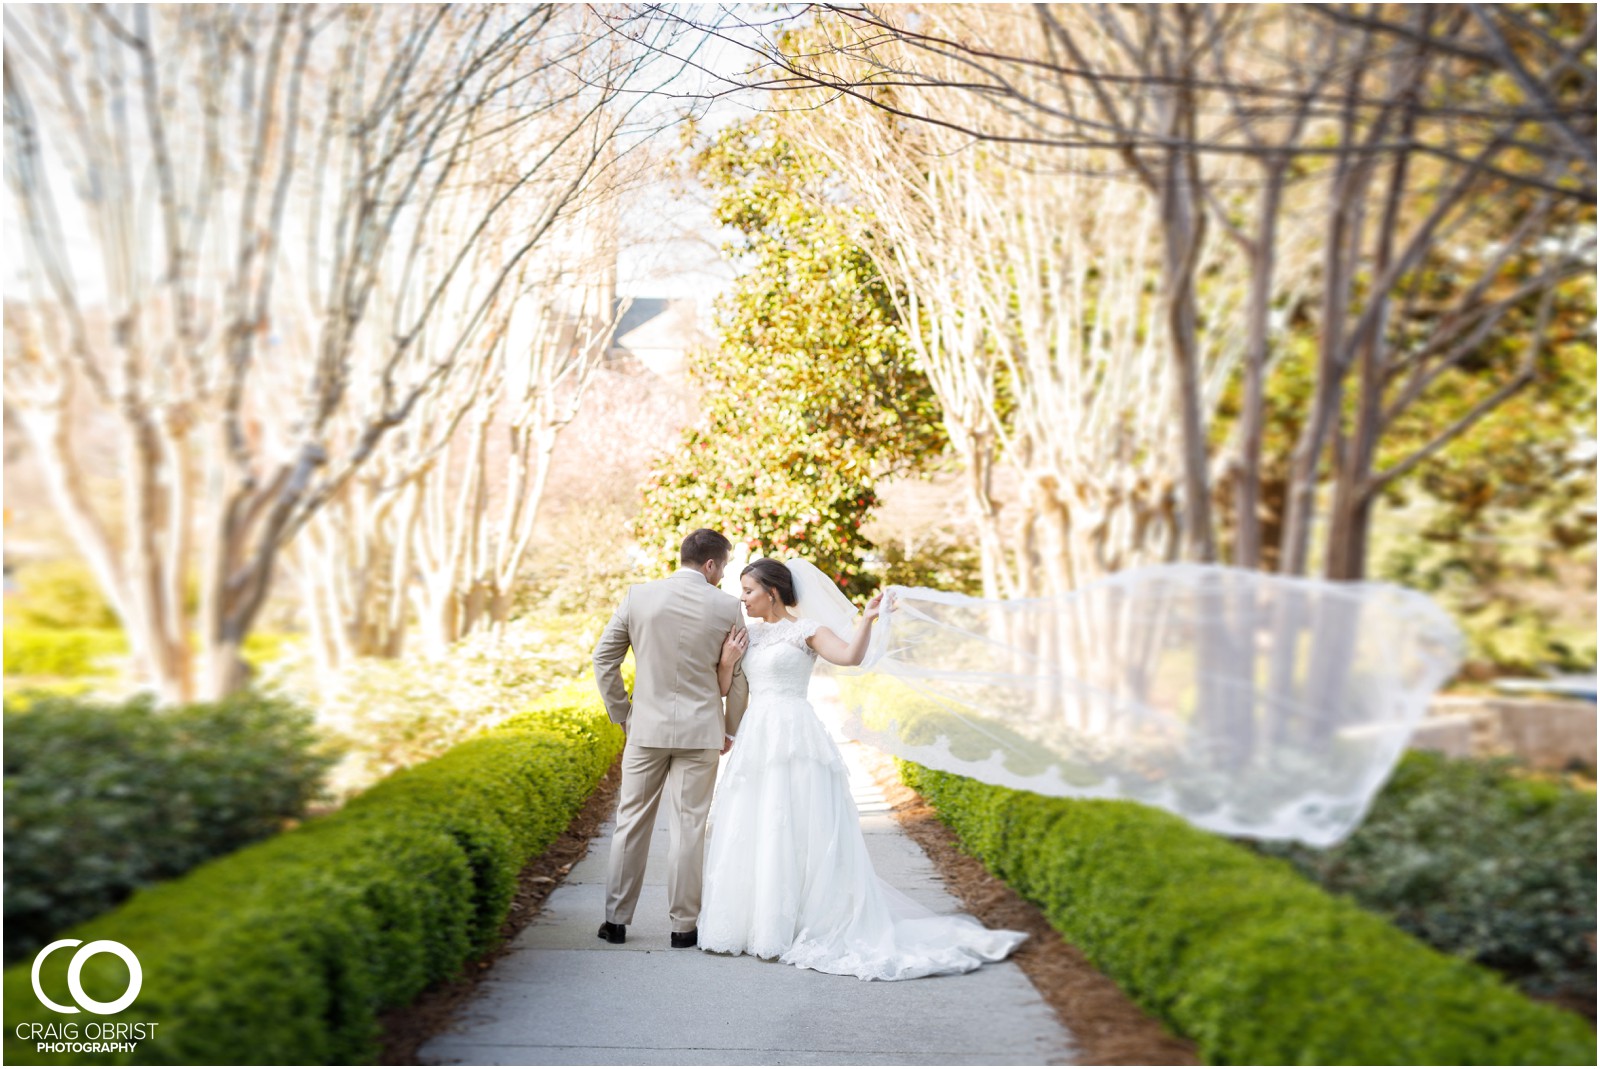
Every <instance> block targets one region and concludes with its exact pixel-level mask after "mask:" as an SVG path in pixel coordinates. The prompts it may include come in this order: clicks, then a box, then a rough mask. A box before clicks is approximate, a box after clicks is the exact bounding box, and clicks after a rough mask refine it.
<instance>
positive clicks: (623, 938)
mask: <svg viewBox="0 0 1600 1069" xmlns="http://www.w3.org/2000/svg"><path fill="white" fill-rule="evenodd" d="M596 934H598V935H599V936H600V938H601V939H604V940H605V941H606V942H608V943H626V942H627V941H628V926H627V925H626V924H612V923H611V922H610V921H601V922H600V931H599V932H598V933H596Z"/></svg>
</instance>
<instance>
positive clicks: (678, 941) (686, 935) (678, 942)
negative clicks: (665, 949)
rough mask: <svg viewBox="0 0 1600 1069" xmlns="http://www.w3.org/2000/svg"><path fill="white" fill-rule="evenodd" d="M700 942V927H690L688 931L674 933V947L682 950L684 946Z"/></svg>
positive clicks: (695, 944)
mask: <svg viewBox="0 0 1600 1069" xmlns="http://www.w3.org/2000/svg"><path fill="white" fill-rule="evenodd" d="M699 942H700V929H698V928H690V929H689V930H688V931H687V932H673V933H672V948H673V949H674V950H682V949H683V948H684V947H692V946H697V945H698V944H699Z"/></svg>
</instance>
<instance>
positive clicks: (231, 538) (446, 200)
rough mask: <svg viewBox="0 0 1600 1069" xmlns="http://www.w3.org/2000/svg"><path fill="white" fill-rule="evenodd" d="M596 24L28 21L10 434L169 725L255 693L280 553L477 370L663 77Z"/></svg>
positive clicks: (481, 12)
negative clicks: (612, 145) (437, 400)
mask: <svg viewBox="0 0 1600 1069" xmlns="http://www.w3.org/2000/svg"><path fill="white" fill-rule="evenodd" d="M581 17H586V16H585V14H584V12H582V11H581V10H575V9H564V8H561V7H560V6H558V5H548V4H545V5H527V6H518V7H514V8H513V7H502V6H498V5H462V6H455V7H449V6H419V5H395V6H384V5H349V6H344V5H298V4H296V5H281V6H279V5H266V6H242V7H241V6H235V7H227V6H223V7H217V6H191V5H170V6H142V5H139V6H134V5H129V6H126V7H124V6H120V5H85V6H77V5H60V6H56V5H51V6H41V7H29V8H9V9H7V11H6V15H5V18H6V42H5V136H6V157H5V178H6V184H7V189H8V192H9V194H10V197H11V207H12V211H11V213H10V215H9V216H8V225H7V236H8V240H10V241H11V244H12V248H13V250H14V252H15V254H16V256H15V260H16V262H17V264H18V265H19V269H20V270H19V274H20V275H21V282H20V284H19V285H18V286H16V287H13V288H8V293H7V302H6V303H7V307H6V329H5V404H6V415H7V417H8V418H10V419H14V420H16V421H17V423H18V424H19V425H20V426H21V427H22V429H23V430H24V431H25V433H26V438H27V440H28V442H29V445H30V446H31V450H32V454H33V457H34V459H35V461H36V462H37V463H38V464H39V465H40V467H41V469H42V471H43V472H44V475H45V478H46V483H47V486H48V488H49V491H50V499H51V502H52V504H53V506H54V507H55V509H56V510H57V511H58V512H59V513H60V515H61V517H62V519H63V520H64V522H65V526H66V528H67V531H68V532H69V534H70V536H71V540H72V543H73V545H74V548H75V549H76V550H77V551H78V552H79V553H80V554H81V555H82V556H83V558H84V559H85V560H86V561H87V563H88V565H89V567H90V568H91V569H92V571H93V572H94V574H95V576H96V578H97V580H98V582H99V583H100V585H101V586H102V588H103V589H104V591H105V592H106V595H107V597H108V599H109V600H110V602H111V604H112V606H113V608H114V610H115V611H116V614H117V616H118V618H119V620H120V621H121V623H122V625H123V628H124V630H125V631H126V632H127V634H128V636H129V641H130V645H131V648H132V652H133V655H134V661H135V664H136V667H137V669H138V670H139V671H140V672H141V674H142V675H143V676H144V677H145V678H146V679H147V681H148V682H149V683H150V684H151V685H152V686H153V687H154V688H155V689H156V690H157V691H158V692H159V694H160V695H161V697H162V698H163V699H164V700H169V701H179V700H186V699H191V698H208V697H216V696H219V695H222V694H225V693H227V692H229V691H231V690H233V689H235V688H236V687H238V686H239V685H240V684H241V683H242V682H243V680H244V676H245V669H244V666H243V663H242V662H241V660H240V658H239V649H240V645H241V643H242V642H243V640H244V638H245V636H246V635H247V634H248V633H249V631H250V629H251V627H252V625H253V624H254V622H255V620H256V618H257V616H258V614H259V612H260V610H261V607H262V605H263V603H264V602H265V600H266V598H267V595H268V593H269V591H270V590H271V588H272V582H273V576H274V573H275V570H276V568H277V565H278V563H279V559H280V555H281V552H282V550H283V548H284V547H285V546H286V545H287V544H288V543H289V542H290V540H291V539H292V538H293V537H294V536H295V535H296V534H297V533H298V532H299V531H301V530H302V529H303V528H304V527H305V526H306V525H307V524H308V523H309V522H310V521H311V520H312V519H313V518H314V517H315V516H316V515H317V514H318V513H319V511H320V510H321V509H322V508H324V507H325V506H326V505H327V504H328V503H329V502H330V501H333V500H334V499H336V498H337V497H338V496H339V495H340V494H341V493H342V492H343V491H344V490H345V489H346V488H347V487H348V486H349V485H350V483H351V481H352V479H354V478H356V477H357V476H358V475H359V474H360V473H361V472H362V471H363V469H364V467H365V465H366V464H367V463H368V461H370V460H371V459H372V458H373V456H374V455H375V454H377V453H378V452H379V451H380V449H381V448H382V446H383V444H384V442H385V440H386V439H387V438H388V436H389V435H390V434H391V433H392V432H393V431H395V430H396V429H397V428H401V427H404V426H407V425H408V423H410V422H411V421H413V420H414V419H415V418H416V417H417V415H418V413H419V411H421V410H422V408H423V407H424V405H425V402H429V403H431V402H430V399H431V398H433V397H434V396H435V395H436V394H437V393H438V392H439V391H441V390H444V389H447V388H449V387H450V384H453V383H458V382H459V381H460V380H461V379H462V378H466V379H468V380H470V379H473V378H475V377H481V376H482V375H483V374H484V370H483V366H482V361H483V359H484V356H485V354H487V353H490V352H492V351H493V349H494V344H493V340H492V336H493V335H494V334H495V332H496V331H497V330H499V329H500V324H501V323H502V322H503V318H502V315H501V310H502V309H503V307H504V304H505V301H507V300H508V299H509V296H508V294H507V289H508V287H513V288H514V287H515V286H516V285H517V284H518V281H517V280H518V278H519V277H520V276H519V266H520V265H521V264H522V263H523V262H524V261H525V260H526V259H527V258H528V257H530V256H531V255H533V254H534V250H535V249H537V248H538V247H540V245H541V243H544V242H546V241H547V240H548V237H549V234H550V232H551V229H552V227H554V225H555V223H556V221H557V220H558V219H559V218H560V217H561V215H562V213H563V211H564V207H565V205H566V204H567V203H568V202H569V201H570V200H572V198H574V197H576V196H577V195H578V194H579V192H580V191H581V190H582V189H583V188H584V187H585V184H586V182H587V180H588V178H589V177H591V176H592V175H593V174H594V173H595V172H596V171H597V170H598V169H599V168H600V166H601V164H602V163H603V161H604V160H605V159H606V153H605V145H606V143H607V142H608V141H609V140H610V138H611V137H612V136H613V135H614V133H615V131H616V129H617V128H618V125H619V112H621V111H625V110H626V106H627V105H626V104H625V103H622V102H621V101H620V98H619V95H618V94H619V91H620V90H621V89H622V87H623V86H624V85H625V84H626V83H627V82H628V80H629V79H630V78H632V77H634V76H635V74H636V73H637V71H638V69H639V67H640V66H641V65H642V64H643V63H644V62H645V61H646V58H647V56H646V53H645V52H644V51H642V50H640V49H638V48H635V47H632V46H628V47H618V43H617V42H616V40H615V38H613V37H608V36H607V35H606V34H604V33H597V32H582V30H581V28H580V27H578V26H577V25H576V24H575V21H574V20H576V19H579V18H581ZM591 29H593V27H591ZM486 161H498V162H497V164H496V165H495V166H489V165H488V164H487V162H486ZM491 258H492V259H491ZM85 423H88V424H92V425H94V426H95V427H97V428H104V427H114V428H115V431H116V434H117V435H118V436H119V441H120V445H121V448H120V449H118V450H117V452H116V464H115V470H113V471H95V472H90V471H86V470H85V468H84V464H83V461H82V459H81V453H80V441H79V437H80V436H79V434H78V428H79V427H80V426H81V425H83V424H85ZM112 487H114V492H108V490H110V489H111V488H112ZM191 578H192V579H194V580H196V585H197V587H198V589H199V598H198V609H197V610H195V611H191V610H190V609H188V608H187V607H186V604H185V597H184V589H185V583H186V580H188V579H191ZM191 639H194V640H195V641H196V642H197V648H196V647H192V646H191Z"/></svg>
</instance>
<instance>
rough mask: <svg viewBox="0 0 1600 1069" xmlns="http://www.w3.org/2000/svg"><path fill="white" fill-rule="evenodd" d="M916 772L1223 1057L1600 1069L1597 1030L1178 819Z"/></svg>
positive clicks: (944, 815)
mask: <svg viewBox="0 0 1600 1069" xmlns="http://www.w3.org/2000/svg"><path fill="white" fill-rule="evenodd" d="M901 775H902V777H903V778H904V779H905V781H906V783H907V784H908V785H909V786H911V787H912V788H914V789H915V790H917V791H919V792H920V793H921V794H922V795H923V796H924V797H926V798H927V799H928V801H929V802H930V803H931V804H933V805H934V806H935V807H936V808H937V809H938V811H939V815H940V817H941V819H943V820H944V821H945V822H946V823H947V824H949V825H950V826H951V827H952V828H954V829H955V831H956V832H957V833H958V834H959V835H960V836H961V840H962V843H963V844H964V846H965V847H966V848H967V849H968V850H969V851H970V852H972V853H973V854H974V855H975V856H977V857H978V858H980V859H981V860H982V861H983V862H984V863H985V864H986V865H987V866H988V867H989V869H990V871H992V872H993V873H995V875H997V876H998V877H1000V878H1001V879H1003V880H1005V881H1006V882H1007V883H1008V884H1010V885H1011V886H1012V887H1013V888H1015V889H1016V890H1017V891H1018V892H1019V893H1020V894H1022V895H1023V896H1024V897H1026V898H1028V899H1029V900H1031V901H1033V902H1035V903H1037V904H1038V905H1039V906H1040V907H1041V908H1042V909H1043V910H1044V911H1045V913H1046V915H1047V916H1048V917H1049V918H1050V922H1051V924H1053V925H1054V926H1055V927H1056V929H1057V930H1058V931H1060V932H1061V933H1062V935H1064V936H1065V937H1066V938H1067V939H1068V940H1070V941H1071V942H1072V943H1073V944H1075V945H1076V946H1078V947H1080V948H1081V949H1082V950H1083V951H1084V953H1085V954H1087V955H1088V957H1089V959H1090V960H1091V961H1093V962H1094V964H1095V966H1096V967H1097V968H1099V969H1101V970H1103V971H1104V972H1105V973H1106V974H1107V975H1109V976H1110V977H1111V978H1112V979H1114V980H1115V981H1116V982H1117V983H1118V985H1119V986H1121V987H1122V989H1123V990H1124V991H1126V992H1127V993H1128V994H1129V995H1130V996H1131V997H1132V998H1133V999H1134V1000H1135V1001H1136V1002H1138V1003H1139V1004H1140V1005H1142V1006H1143V1007H1144V1008H1145V1009H1147V1010H1149V1011H1150V1012H1151V1013H1153V1014H1155V1015H1156V1016H1158V1017H1160V1018H1162V1019H1163V1020H1165V1021H1166V1022H1168V1023H1169V1024H1170V1025H1171V1026H1172V1028H1173V1029H1174V1030H1175V1031H1177V1032H1178V1033H1180V1034H1182V1035H1185V1036H1188V1037H1189V1038H1191V1039H1193V1040H1194V1041H1195V1042H1196V1043H1197V1044H1198V1045H1199V1048H1200V1052H1201V1054H1202V1056H1203V1057H1204V1058H1205V1059H1206V1061H1208V1062H1210V1063H1213V1064H1236V1065H1249V1064H1255V1065H1264V1064H1265V1065H1271V1064H1319V1063H1320V1064H1338V1065H1355V1064H1375V1065H1385V1064H1417V1065H1452V1064H1518V1063H1521V1064H1559V1065H1568V1064H1570V1065H1579V1064H1584V1065H1592V1064H1594V1060H1595V1036H1594V1033H1593V1031H1591V1030H1590V1028H1589V1026H1588V1024H1587V1023H1586V1022H1585V1021H1583V1020H1581V1019H1579V1018H1577V1017H1575V1016H1573V1015H1571V1014H1568V1013H1564V1012H1562V1011H1560V1010H1556V1009H1553V1008H1551V1007H1549V1006H1545V1005H1541V1004H1538V1003H1535V1002H1532V1001H1530V1000H1529V999H1528V998H1526V997H1525V996H1523V995H1522V994H1521V993H1519V992H1517V991H1516V990H1514V989H1513V988H1511V987H1509V986H1508V985H1507V984H1506V983H1505V982H1504V981H1502V980H1501V979H1500V978H1499V977H1497V976H1495V975H1494V974H1492V973H1490V972H1488V971H1487V970H1485V969H1483V968H1481V967H1479V966H1476V965H1472V964H1470V963H1467V962H1464V961H1461V960H1458V959H1455V958H1451V957H1448V956H1446V955H1444V954H1441V953H1439V952H1437V951H1435V950H1432V949H1430V948H1429V947H1427V946H1425V945H1423V944H1422V943H1420V942H1418V941H1417V940H1416V939H1414V938H1413V937H1411V936H1409V935H1407V934H1406V933H1404V932H1402V931H1400V930H1399V929H1397V928H1395V927H1393V926H1392V925H1390V924H1389V923H1387V922H1386V921H1384V920H1383V919H1382V918H1380V917H1377V916H1375V915H1373V914H1371V913H1368V912H1366V911H1364V910H1362V909H1361V908H1360V907H1359V906H1357V905H1356V904H1355V903H1353V902H1351V901H1349V900H1348V899H1344V898H1335V897H1332V896H1330V895H1328V894H1327V893H1325V892H1323V891H1322V890H1320V889H1319V888H1317V887H1316V886H1315V885H1314V884H1312V883H1310V882H1308V881H1307V880H1305V879H1304V878H1303V877H1301V876H1300V875H1298V874H1297V873H1296V872H1295V871H1294V870H1293V869H1292V868H1291V867H1290V866H1289V865H1288V864H1286V863H1284V862H1281V861H1278V860H1275V859H1272V858H1265V857H1261V856H1259V855H1258V854H1256V853H1255V852H1254V851H1251V850H1249V849H1247V848H1246V847H1243V846H1240V845H1238V844H1235V843H1232V842H1229V841H1227V840H1226V839H1222V838H1218V837H1217V836H1214V835H1211V834H1208V833H1206V832H1202V831H1199V830H1196V829H1194V828H1192V827H1190V826H1189V825H1187V824H1185V823H1184V822H1183V821H1182V820H1180V819H1178V818H1177V817H1174V816H1171V815H1170V814H1167V813H1163V812H1161V811H1159V810H1155V809H1150V808H1147V807H1144V806H1140V805H1137V804H1134V803H1130V802H1088V801H1072V800H1067V799H1059V798H1045V797H1041V796H1039V795H1035V794H1030V793H1027V792H1023V791H1012V790H1007V789H1005V788H1000V787H992V786H989V785H987V784H983V783H979V782H977V781H975V780H971V779H967V778H965V777H962V776H956V775H951V774H949V773H945V772H937V771H934V770H931V769H928V768H924V767H922V766H920V765H913V764H910V763H908V762H902V763H901Z"/></svg>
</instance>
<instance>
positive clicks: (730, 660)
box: [721, 627, 750, 664]
mask: <svg viewBox="0 0 1600 1069" xmlns="http://www.w3.org/2000/svg"><path fill="white" fill-rule="evenodd" d="M749 646H750V632H748V631H745V630H742V629H740V628H737V627H735V628H731V629H729V631H728V637H727V638H725V639H723V640H722V659H721V660H722V663H723V664H738V663H739V658H741V657H743V656H744V651H745V650H746V649H748V648H749Z"/></svg>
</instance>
